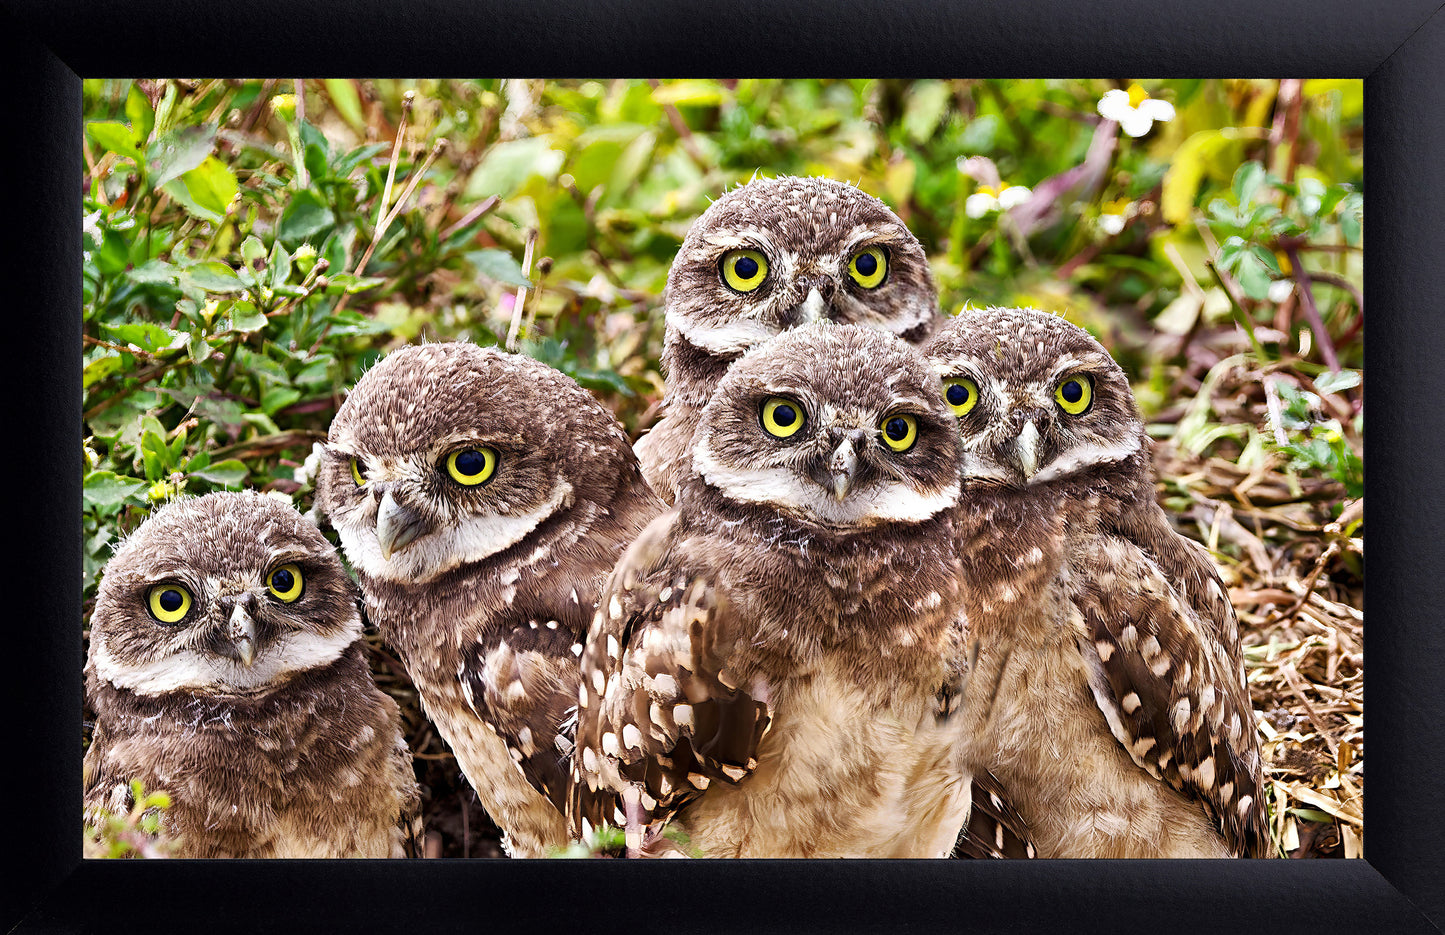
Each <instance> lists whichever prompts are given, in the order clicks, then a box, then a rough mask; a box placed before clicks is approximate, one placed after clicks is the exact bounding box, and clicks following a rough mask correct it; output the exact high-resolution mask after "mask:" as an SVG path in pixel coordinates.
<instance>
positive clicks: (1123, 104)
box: [1099, 84, 1174, 136]
mask: <svg viewBox="0 0 1445 935" xmlns="http://www.w3.org/2000/svg"><path fill="white" fill-rule="evenodd" d="M1099 113H1100V114H1102V115H1103V116H1104V117H1106V118H1108V119H1109V120H1117V121H1119V127H1120V129H1122V130H1123V131H1124V132H1125V133H1127V134H1129V135H1130V136H1143V135H1144V134H1145V133H1148V132H1149V128H1150V127H1152V126H1153V125H1154V121H1156V120H1158V121H1159V122H1161V123H1163V122H1166V121H1169V120H1173V119H1174V105H1173V104H1171V103H1169V102H1168V101H1161V100H1160V99H1158V98H1156V97H1150V96H1149V92H1148V91H1145V90H1144V89H1143V88H1141V87H1139V86H1138V85H1137V84H1133V85H1130V86H1129V90H1127V91H1121V90H1119V89H1118V88H1115V89H1114V90H1112V91H1106V92H1105V93H1104V96H1103V97H1102V98H1100V99H1099Z"/></svg>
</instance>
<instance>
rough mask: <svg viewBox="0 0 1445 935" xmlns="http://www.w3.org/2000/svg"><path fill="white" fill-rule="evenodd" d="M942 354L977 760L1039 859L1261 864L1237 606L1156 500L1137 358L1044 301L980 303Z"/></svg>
mask: <svg viewBox="0 0 1445 935" xmlns="http://www.w3.org/2000/svg"><path fill="white" fill-rule="evenodd" d="M925 353H926V354H928V355H929V357H930V358H931V359H932V360H933V361H934V364H935V369H936V370H937V372H939V373H940V375H941V376H942V377H943V386H944V394H945V398H946V400H947V402H948V403H949V405H950V407H951V408H952V409H953V411H954V412H955V414H956V415H957V419H958V427H959V430H960V433H961V436H962V439H963V452H964V453H963V485H964V490H963V495H962V496H961V497H960V500H959V506H958V508H957V510H956V511H955V513H954V515H955V517H956V523H957V536H958V540H957V541H958V554H959V557H960V558H961V559H962V561H963V565H964V578H963V581H964V594H965V606H966V609H967V618H968V622H969V625H970V627H971V636H972V638H974V639H976V640H978V643H979V649H978V660H977V666H976V668H975V669H974V671H973V672H972V674H971V684H972V686H973V687H975V688H979V687H980V685H986V686H988V689H987V690H981V691H977V692H975V694H974V696H973V697H974V699H975V700H980V699H988V703H987V704H982V703H981V704H980V705H979V706H977V709H976V710H974V711H973V712H972V713H973V714H974V715H977V716H978V717H979V721H978V722H974V723H970V724H969V727H968V733H967V735H966V740H965V745H966V749H967V751H968V760H969V764H970V765H971V766H972V768H974V769H976V770H977V769H984V768H987V769H990V770H992V772H993V773H994V774H995V775H996V776H997V777H998V779H999V781H1000V782H1001V784H1002V787H1003V788H1004V789H1005V790H1006V792H1007V793H1008V794H1009V796H1010V797H1011V799H1012V801H1013V803H1014V804H1015V805H1016V806H1017V807H1018V809H1019V811H1020V812H1021V813H1022V815H1023V817H1024V818H1025V819H1026V820H1027V822H1028V826H1029V829H1030V831H1031V832H1032V834H1033V836H1034V841H1035V843H1036V844H1037V846H1038V849H1039V855H1040V856H1044V857H1144V856H1150V857H1170V856H1229V855H1232V854H1233V855H1253V856H1264V855H1265V854H1266V853H1267V852H1268V850H1269V837H1268V833H1267V831H1266V827H1265V819H1264V799H1263V789H1262V769H1261V762H1260V756H1259V750H1258V742H1257V740H1256V738H1255V727H1254V718H1253V715H1252V712H1251V710H1250V705H1249V695H1248V692H1247V690H1246V687H1245V684H1244V668H1243V665H1242V657H1241V655H1240V652H1239V643H1238V635H1237V632H1238V631H1237V624H1236V623H1235V619H1234V612H1233V609H1232V608H1231V607H1230V604H1229V601H1228V598H1227V596H1226V594H1225V591H1224V589H1223V585H1222V584H1221V582H1220V579H1219V575H1218V573H1217V571H1216V570H1215V569H1214V567H1213V565H1212V564H1211V562H1210V560H1209V558H1208V555H1207V554H1206V553H1205V552H1204V551H1203V550H1202V549H1201V548H1200V547H1199V546H1197V545H1196V544H1195V543H1193V542H1190V541H1188V540H1186V539H1184V538H1183V537H1182V536H1179V535H1178V534H1176V533H1174V532H1173V531H1172V530H1171V529H1170V528H1169V526H1168V524H1167V520H1166V519H1165V517H1164V515H1163V513H1162V511H1161V510H1160V508H1159V506H1158V505H1157V503H1156V502H1155V500H1154V488H1153V484H1152V482H1151V480H1150V459H1149V447H1148V438H1147V436H1146V435H1145V432H1144V426H1143V424H1142V422H1141V421H1140V419H1139V416H1138V414H1137V411H1136V408H1135V405H1134V400H1133V396H1132V394H1131V392H1130V389H1129V383H1128V381H1127V379H1126V378H1125V375H1124V373H1123V371H1122V370H1121V369H1120V368H1119V366H1118V364H1116V363H1115V362H1114V361H1113V359H1112V358H1111V357H1110V356H1109V354H1108V353H1107V352H1106V351H1105V350H1104V348H1103V347H1101V346H1100V345H1099V344H1098V342H1096V341H1094V340H1093V339H1092V338H1091V337H1089V336H1088V334H1086V333H1085V332H1084V331H1083V330H1082V329H1080V328H1077V327H1075V326H1074V325H1071V324H1069V323H1068V322H1066V321H1064V320H1063V319H1061V318H1058V317H1055V316H1053V315H1049V314H1047V313H1044V312H1040V311H1036V310H1031V309H987V310H982V311H966V312H964V313H962V314H961V315H960V316H959V317H958V318H957V319H955V320H954V321H952V322H949V323H948V324H946V325H945V326H944V327H943V328H942V329H941V330H940V332H939V333H938V335H936V336H935V337H934V338H933V340H932V341H931V342H930V343H929V344H928V345H927V347H926V348H925ZM965 714H966V717H965V720H966V721H967V716H968V714H969V712H968V711H967V709H966V712H965ZM985 716H986V718H987V723H984V722H983V719H984V718H985Z"/></svg>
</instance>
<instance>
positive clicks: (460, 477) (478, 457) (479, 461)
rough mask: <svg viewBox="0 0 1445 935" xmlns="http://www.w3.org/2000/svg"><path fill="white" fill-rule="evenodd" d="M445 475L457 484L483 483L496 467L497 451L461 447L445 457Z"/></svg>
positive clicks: (470, 485)
mask: <svg viewBox="0 0 1445 935" xmlns="http://www.w3.org/2000/svg"><path fill="white" fill-rule="evenodd" d="M446 466H447V475H448V476H449V477H451V479H452V480H454V481H456V482H457V483H458V484H463V485H465V486H467V487H475V486H477V485H478V484H485V483H486V482H487V481H488V480H489V479H490V478H491V476H492V473H493V472H494V471H496V469H497V452H496V451H495V450H493V449H491V448H463V449H462V450H461V451H453V452H452V453H451V454H449V455H447V458H446Z"/></svg>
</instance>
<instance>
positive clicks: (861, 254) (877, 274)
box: [848, 247, 888, 289]
mask: <svg viewBox="0 0 1445 935" xmlns="http://www.w3.org/2000/svg"><path fill="white" fill-rule="evenodd" d="M848 275H849V276H852V277H853V281H854V282H856V283H857V284H858V285H860V286H862V287H863V288H864V289H877V288H878V287H879V286H881V285H883V280H885V279H887V278H888V252H887V251H886V250H884V249H883V248H882V247H864V248H863V249H862V250H859V251H858V252H857V253H855V254H853V259H851V260H849V261H848Z"/></svg>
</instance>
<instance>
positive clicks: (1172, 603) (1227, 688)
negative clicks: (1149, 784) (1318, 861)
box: [1074, 537, 1270, 857]
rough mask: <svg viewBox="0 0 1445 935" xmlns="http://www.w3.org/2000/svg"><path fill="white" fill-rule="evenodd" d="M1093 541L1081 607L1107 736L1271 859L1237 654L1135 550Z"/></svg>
mask: <svg viewBox="0 0 1445 935" xmlns="http://www.w3.org/2000/svg"><path fill="white" fill-rule="evenodd" d="M1096 541H1097V547H1095V548H1092V549H1090V562H1091V565H1090V574H1089V575H1087V576H1078V577H1077V578H1076V579H1075V581H1076V582H1077V587H1076V591H1075V594H1074V600H1075V604H1076V606H1077V607H1078V609H1079V610H1080V612H1081V613H1082V614H1083V617H1084V622H1085V627H1086V630H1087V631H1088V633H1089V635H1090V638H1089V639H1081V640H1080V641H1079V649H1080V652H1081V653H1082V654H1083V656H1084V659H1085V663H1086V667H1087V669H1088V672H1089V687H1090V688H1091V689H1092V691H1093V694H1094V699H1095V701H1096V702H1097V703H1098V705H1099V709H1100V711H1102V712H1103V714H1104V717H1105V719H1106V720H1107V721H1108V723H1109V728H1110V730H1111V731H1112V732H1113V734H1114V737H1115V738H1116V739H1117V740H1118V741H1119V742H1120V743H1121V744H1123V745H1124V748H1125V749H1126V750H1128V751H1129V755H1130V756H1131V757H1132V758H1133V760H1134V762H1135V763H1137V764H1138V765H1139V766H1140V767H1141V768H1142V769H1144V770H1146V771H1147V772H1148V773H1149V774H1150V775H1151V776H1154V777H1156V778H1158V779H1161V780H1162V781H1164V782H1167V783H1169V785H1171V786H1173V787H1174V788H1176V789H1178V790H1180V791H1181V792H1183V793H1184V794H1186V795H1188V796H1190V797H1191V798H1194V799H1196V800H1198V801H1199V802H1201V803H1202V804H1203V806H1204V809H1205V811H1206V812H1208V813H1209V815H1210V816H1211V817H1212V818H1213V819H1214V821H1215V823H1216V824H1217V825H1218V826H1219V828H1220V830H1221V831H1222V832H1223V834H1224V837H1225V840H1226V841H1227V842H1228V844H1229V846H1230V848H1231V849H1232V850H1234V852H1235V853H1236V854H1240V855H1247V856H1254V857H1263V856H1267V855H1268V853H1269V850H1270V841H1269V833H1268V830H1267V827H1266V819H1265V807H1264V789H1263V784H1264V779H1263V766H1262V763H1261V760H1260V756H1259V747H1258V743H1257V741H1256V738H1255V726H1254V713H1253V711H1252V710H1251V708H1250V704H1249V696H1248V694H1247V693H1246V692H1245V689H1244V686H1243V685H1242V684H1241V683H1240V681H1239V679H1238V677H1237V676H1236V674H1235V671H1236V669H1237V668H1238V656H1237V655H1234V658H1230V657H1231V655H1232V653H1231V650H1230V649H1229V648H1228V647H1227V646H1226V644H1225V641H1223V640H1221V639H1219V638H1218V637H1216V636H1215V635H1214V634H1213V633H1212V632H1211V625H1210V624H1209V623H1205V622H1202V621H1201V620H1200V619H1199V618H1198V617H1197V616H1196V615H1195V614H1193V613H1191V612H1190V610H1189V607H1188V602H1187V600H1185V599H1184V598H1183V597H1182V596H1181V594H1180V592H1179V590H1178V589H1176V588H1175V587H1174V586H1173V585H1171V583H1170V582H1169V580H1168V579H1167V578H1166V577H1165V575H1164V574H1163V573H1162V572H1161V570H1160V568H1159V566H1158V565H1156V564H1155V563H1154V562H1153V561H1151V560H1150V558H1149V557H1148V556H1147V555H1145V554H1144V553H1143V552H1142V551H1141V550H1140V549H1139V548H1138V547H1137V546H1135V545H1134V544H1133V543H1131V542H1128V541H1127V540H1124V539H1120V538H1117V537H1101V538H1099V539H1098V540H1096Z"/></svg>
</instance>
